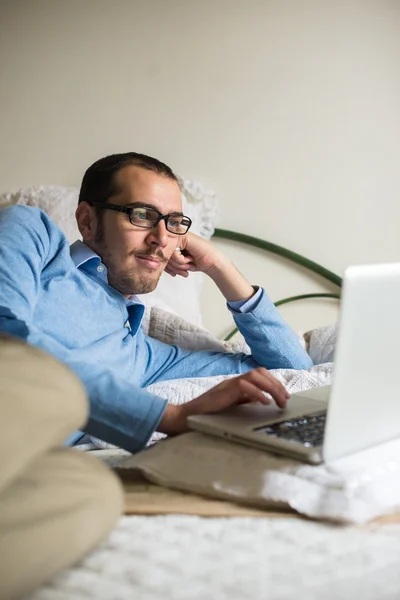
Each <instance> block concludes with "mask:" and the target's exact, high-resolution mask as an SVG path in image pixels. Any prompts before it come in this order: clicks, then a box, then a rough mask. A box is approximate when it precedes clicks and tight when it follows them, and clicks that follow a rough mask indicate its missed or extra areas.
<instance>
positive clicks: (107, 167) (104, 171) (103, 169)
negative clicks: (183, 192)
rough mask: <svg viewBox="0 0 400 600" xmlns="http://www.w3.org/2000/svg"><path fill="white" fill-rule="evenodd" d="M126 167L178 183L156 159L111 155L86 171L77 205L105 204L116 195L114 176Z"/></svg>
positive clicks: (132, 154) (127, 153)
mask: <svg viewBox="0 0 400 600" xmlns="http://www.w3.org/2000/svg"><path fill="white" fill-rule="evenodd" d="M128 165H136V166H138V167H142V169H147V170H148V171H154V172H155V173H159V174H160V175H163V176H164V177H168V179H173V180H174V181H178V178H177V176H176V175H175V174H174V173H173V171H172V170H171V169H170V168H169V167H168V166H167V165H166V164H164V163H162V162H160V161H159V160H157V159H156V158H152V157H151V156H146V155H145V154H138V153H137V152H124V153H123V154H111V155H110V156H105V157H104V158H100V159H99V160H96V162H95V163H93V164H92V165H91V166H90V167H89V168H88V169H87V171H86V173H85V175H84V176H83V179H82V184H81V189H80V192H79V203H81V202H91V201H93V202H94V201H95V202H107V200H108V198H109V197H110V196H112V195H114V194H115V193H116V190H115V186H114V175H115V173H117V172H118V171H120V170H121V169H123V168H124V167H127V166H128Z"/></svg>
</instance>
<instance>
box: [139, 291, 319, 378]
mask: <svg viewBox="0 0 400 600" xmlns="http://www.w3.org/2000/svg"><path fill="white" fill-rule="evenodd" d="M238 305H239V306H238ZM228 308H229V309H230V310H231V312H232V315H233V318H234V320H235V323H236V326H237V327H238V329H239V331H240V332H241V333H242V334H243V336H244V338H245V340H246V342H247V344H248V345H249V346H250V349H251V356H249V355H248V354H243V353H229V352H209V351H198V352H193V351H188V350H183V349H182V348H179V347H178V346H175V345H174V346H172V345H169V344H164V343H163V342H160V341H158V340H155V339H153V338H150V337H145V336H144V337H145V342H144V343H145V344H146V346H147V350H146V355H147V363H146V368H145V369H143V381H142V383H143V385H145V386H146V385H150V384H152V383H155V382H157V381H162V380H166V379H177V378H187V377H209V376H213V375H239V374H241V373H245V372H247V371H250V370H251V369H256V368H257V367H265V368H267V369H298V370H300V369H309V368H310V367H312V366H313V362H312V360H311V358H310V356H309V355H308V354H307V352H306V351H305V350H304V348H303V347H302V346H301V344H300V342H299V340H298V339H297V337H296V335H295V334H294V332H293V331H292V329H291V328H290V327H289V326H288V325H287V323H286V322H285V321H284V319H283V318H282V316H281V315H280V313H279V312H278V310H277V308H276V307H275V306H274V304H273V302H271V300H270V299H269V297H268V295H267V294H266V292H265V290H263V289H262V288H260V289H258V291H257V292H256V294H255V295H254V296H252V298H250V299H249V300H246V301H243V302H230V303H228ZM235 308H236V310H235ZM237 308H239V310H237Z"/></svg>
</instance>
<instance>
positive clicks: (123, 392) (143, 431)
mask: <svg viewBox="0 0 400 600" xmlns="http://www.w3.org/2000/svg"><path fill="white" fill-rule="evenodd" d="M64 251H65V252H66V253H67V252H68V255H69V245H68V241H67V240H66V238H65V236H64V235H63V234H62V232H61V231H60V230H59V229H58V228H57V227H56V226H55V225H54V224H53V223H52V221H51V220H50V219H49V218H48V217H47V215H46V214H45V213H43V212H42V211H41V210H39V209H36V208H30V207H25V206H13V207H10V208H6V209H4V210H2V211H0V331H2V332H5V333H9V334H11V335H14V336H17V337H19V338H21V339H23V340H25V341H26V342H27V343H29V344H32V345H34V346H38V347H39V348H42V349H43V350H46V351H47V352H49V353H50V354H52V355H53V356H55V357H56V358H58V359H59V360H60V361H62V362H63V363H65V364H66V365H67V366H68V367H69V368H70V369H71V370H72V371H73V372H74V373H75V374H76V375H77V376H78V377H79V378H80V379H81V381H82V382H83V384H84V387H85V389H86V392H87V395H88V397H89V403H90V415H89V419H88V422H87V424H86V426H85V427H84V429H85V431H86V432H87V433H89V434H91V435H94V436H96V437H99V438H101V439H105V440H107V441H108V442H110V443H113V444H116V445H117V446H120V447H122V448H125V449H126V450H129V451H130V452H136V451H137V450H140V449H141V448H142V447H143V446H144V445H145V444H146V442H147V441H148V439H149V437H150V436H151V434H152V433H153V431H154V430H155V429H156V428H157V426H158V424H159V422H160V420H161V418H162V415H163V413H164V411H165V408H166V405H167V401H166V400H164V399H162V398H159V397H157V396H154V395H153V394H150V393H148V392H147V391H146V390H143V389H141V388H140V387H139V386H135V385H133V384H132V383H130V382H128V381H126V380H124V379H123V378H121V377H119V376H117V375H115V374H114V373H113V371H112V370H110V369H107V368H105V367H104V366H103V365H98V364H96V363H95V362H93V363H91V362H82V361H81V360H79V361H77V360H76V359H75V358H74V353H73V351H71V350H69V349H67V348H65V347H63V346H62V345H61V344H60V343H59V342H58V341H57V340H55V339H54V338H52V337H50V336H49V335H47V334H44V333H43V332H41V331H39V330H38V328H37V327H36V326H35V324H34V310H35V306H36V303H37V300H38V296H39V294H40V290H41V288H40V275H41V272H42V271H43V269H44V268H45V266H46V265H47V264H49V262H50V261H52V260H53V259H54V257H55V256H57V255H58V254H59V253H60V252H64Z"/></svg>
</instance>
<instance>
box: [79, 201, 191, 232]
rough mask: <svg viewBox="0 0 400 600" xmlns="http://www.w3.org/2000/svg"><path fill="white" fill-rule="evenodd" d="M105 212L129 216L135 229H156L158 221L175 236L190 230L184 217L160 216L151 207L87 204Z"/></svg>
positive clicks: (188, 220)
mask: <svg viewBox="0 0 400 600" xmlns="http://www.w3.org/2000/svg"><path fill="white" fill-rule="evenodd" d="M89 204H95V205H96V206H99V207H101V208H104V209H107V210H116V211H117V212H122V213H125V214H127V215H128V216H129V221H130V222H131V223H132V225H134V226H135V227H143V229H153V227H157V225H158V224H159V222H160V221H164V223H165V227H166V229H167V231H169V232H170V233H175V234H176V235H185V233H187V232H188V231H189V229H190V226H191V224H192V220H191V219H189V217H185V215H183V214H182V213H180V212H174V213H170V214H169V215H162V214H161V213H160V211H159V210H157V209H155V208H152V207H151V206H146V205H145V204H143V205H142V206H120V205H119V204H109V203H108V202H89Z"/></svg>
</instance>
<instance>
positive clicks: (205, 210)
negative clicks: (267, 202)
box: [0, 179, 217, 325]
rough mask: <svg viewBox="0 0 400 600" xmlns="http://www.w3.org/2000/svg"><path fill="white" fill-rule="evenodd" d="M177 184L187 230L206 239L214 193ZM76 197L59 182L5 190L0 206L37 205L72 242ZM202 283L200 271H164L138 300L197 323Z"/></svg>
mask: <svg viewBox="0 0 400 600" xmlns="http://www.w3.org/2000/svg"><path fill="white" fill-rule="evenodd" d="M179 185H180V187H181V192H182V203H183V212H184V213H185V214H187V215H188V216H189V217H190V218H191V219H192V221H193V225H192V229H191V231H193V232H194V233H197V234H198V235H201V236H202V237H205V238H206V239H209V238H210V237H211V236H212V234H213V232H214V225H215V219H216V214H217V207H216V198H215V193H214V192H210V191H206V190H204V189H203V188H202V186H201V185H200V184H199V183H196V182H193V181H189V180H187V179H180V180H179ZM78 196H79V190H78V189H77V188H67V187H63V186H59V185H42V186H34V187H26V188H22V189H20V190H18V191H17V192H6V193H4V194H2V195H0V209H1V208H5V207H6V206H9V205H13V204H23V205H25V206H36V207H38V208H41V209H42V210H44V211H45V212H46V213H47V214H48V215H49V217H50V218H51V219H52V220H53V221H54V222H55V223H56V225H57V226H58V227H59V228H60V229H61V230H62V231H63V232H64V233H65V235H66V237H67V239H68V241H69V242H70V244H72V243H73V242H74V241H75V240H77V239H81V235H80V233H79V230H78V227H77V225H76V220H75V210H76V207H77V205H78ZM202 283H203V274H202V273H191V274H190V275H189V277H188V278H187V279H184V278H182V277H171V276H169V275H168V274H167V273H164V274H163V275H162V277H161V279H160V282H159V285H158V286H157V289H156V290H155V291H154V292H151V293H150V294H146V295H142V296H141V297H140V299H141V301H142V302H144V304H146V306H149V307H152V306H159V307H160V308H162V309H164V310H169V311H171V312H172V313H175V314H179V315H180V316H182V317H183V318H184V319H186V320H188V321H191V322H193V323H196V324H198V325H200V324H201V322H202V320H201V308H200V292H201V287H202Z"/></svg>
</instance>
